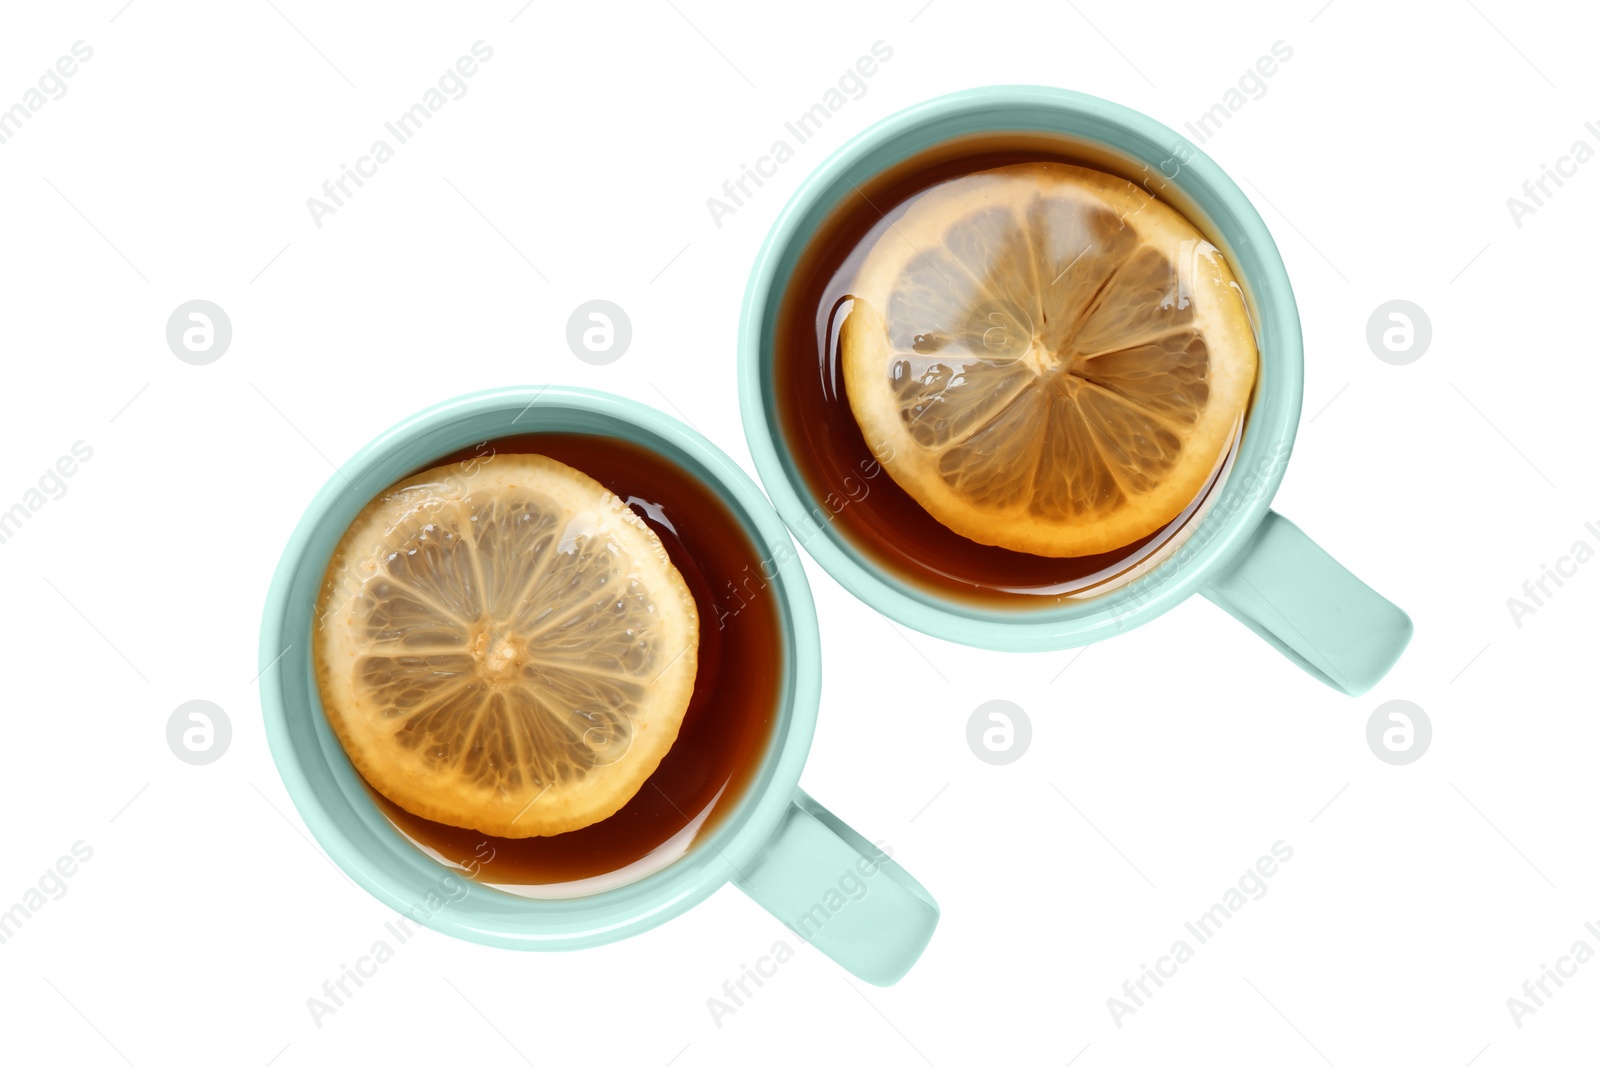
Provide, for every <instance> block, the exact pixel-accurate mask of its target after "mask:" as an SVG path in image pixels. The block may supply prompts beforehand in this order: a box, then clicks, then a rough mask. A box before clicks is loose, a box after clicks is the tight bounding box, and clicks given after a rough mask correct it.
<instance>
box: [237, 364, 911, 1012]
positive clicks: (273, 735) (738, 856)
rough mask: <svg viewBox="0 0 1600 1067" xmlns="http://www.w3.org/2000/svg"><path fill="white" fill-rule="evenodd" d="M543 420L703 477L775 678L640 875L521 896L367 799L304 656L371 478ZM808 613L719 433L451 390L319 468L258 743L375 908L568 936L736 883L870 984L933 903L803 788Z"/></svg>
mask: <svg viewBox="0 0 1600 1067" xmlns="http://www.w3.org/2000/svg"><path fill="white" fill-rule="evenodd" d="M538 432H556V433H577V434H596V435H603V436H607V437H614V438H622V439H625V440H627V441H630V442H632V443H634V444H637V445H640V446H642V447H644V448H647V449H649V450H651V451H653V452H655V453H657V454H658V455H661V456H663V457H665V458H667V459H668V460H670V461H672V462H673V463H674V464H676V465H677V466H678V467H680V468H681V469H683V470H684V471H686V472H688V473H689V474H690V475H691V476H692V477H694V478H696V479H698V480H699V481H701V482H702V483H703V484H704V485H706V486H708V487H709V488H711V489H712V490H713V491H714V492H715V493H716V494H717V495H718V496H719V497H720V498H721V500H722V501H723V503H724V504H726V506H727V508H728V510H729V511H730V512H731V513H732V514H733V516H734V517H735V518H736V519H737V520H738V522H739V523H740V524H741V526H742V527H743V528H744V532H745V534H746V535H747V536H748V537H749V538H750V541H751V543H752V544H753V545H754V546H755V547H756V550H757V551H758V552H759V553H761V557H762V559H763V561H764V564H763V574H764V575H765V574H766V571H767V570H768V568H770V569H771V572H772V576H771V578H770V579H769V584H770V588H771V589H772V590H773V591H774V595H775V598H776V603H777V605H778V609H779V610H778V615H779V619H780V627H781V631H782V641H783V646H784V647H783V655H782V667H781V669H782V672H783V676H782V684H781V686H780V692H781V696H780V698H779V706H778V707H776V708H774V709H770V710H771V712H772V715H773V719H774V727H773V731H772V737H771V740H770V741H769V742H768V745H767V750H766V753H765V755H764V757H763V759H762V762H761V765H760V768H759V770H758V771H757V772H756V773H755V775H753V776H752V780H751V783H750V785H749V786H748V787H747V788H746V792H745V795H744V797H743V798H742V799H741V800H740V801H739V803H738V806H737V808H736V809H735V810H734V811H732V812H731V813H729V814H727V815H726V816H724V817H723V818H722V820H721V823H720V825H718V826H716V828H715V829H713V830H712V831H711V833H710V834H709V835H708V836H707V837H705V839H703V840H701V841H698V842H697V843H696V844H695V845H694V846H693V847H691V848H689V849H688V850H687V851H686V852H685V854H684V855H682V856H681V857H679V858H678V859H676V860H674V861H673V862H671V863H670V864H668V865H667V866H665V867H663V868H662V869H660V870H658V871H656V872H654V873H653V874H649V875H647V876H646V877H644V878H642V879H640V880H638V881H634V882H631V883H629V884H626V885H622V886H619V887H616V888H609V889H605V890H603V891H601V892H597V893H593V894H590V895H587V896H578V897H570V898H566V899H529V898H527V897H523V896H518V895H514V894H512V893H508V892H504V891H502V890H499V889H495V888H493V887H491V886H489V885H485V884H482V883H480V882H475V881H471V880H470V879H466V878H462V877H460V875H459V874H458V873H455V872H454V871H453V870H452V869H451V868H447V867H445V866H443V865H441V864H440V863H439V862H437V861H435V860H433V859H430V858H429V857H428V856H427V855H425V854H424V853H423V852H422V851H420V850H419V849H418V848H417V847H416V846H415V845H413V844H411V843H410V841H408V840H407V839H406V838H405V837H403V836H402V835H401V834H400V832H399V831H398V830H396V829H395V827H394V826H393V824H391V823H390V822H389V820H388V819H387V818H386V817H385V816H384V815H383V814H382V812H380V811H379V809H378V807H377V806H376V805H375V804H374V802H373V800H372V799H371V797H370V796H369V795H368V793H367V792H366V790H365V788H364V787H363V785H362V782H361V779H360V778H359V776H358V775H357V773H356V771H355V769H354V768H353V767H352V766H351V764H350V761H349V759H348V758H347V757H346V756H345V753H344V750H343V749H342V748H341V747H340V745H339V742H338V739H337V738H336V737H335V736H334V734H333V731H332V730H331V729H330V727H329V725H328V722H327V718H326V716H325V715H324V714H323V710H322V706H321V703H320V700H319V698H318V694H317V687H316V682H315V679H314V677H313V673H312V663H311V637H312V633H311V627H312V616H313V614H314V612H315V606H316V602H317V597H318V594H319V592H320V590H321V585H322V580H323V573H324V571H325V570H326V568H327V566H328V561H329V559H330V558H331V556H332V554H333V550H334V547H335V545H336V544H337V543H338V541H339V539H340V537H341V536H342V535H343V534H344V531H345V529H346V528H347V527H348V526H349V524H350V522H351V520H353V519H354V518H355V516H356V514H357V512H359V511H360V510H361V508H362V507H363V506H364V505H365V504H366V503H367V502H368V501H369V500H371V499H372V498H373V497H374V496H376V495H377V494H378V493H379V492H381V491H382V490H383V489H385V488H387V487H388V486H390V485H392V484H394V483H395V482H397V481H399V480H400V479H401V478H404V477H405V476H406V475H408V474H411V473H412V472H414V471H417V470H422V469H425V468H427V467H428V466H430V465H432V464H433V463H434V462H435V461H436V460H438V459H439V458H441V457H443V456H446V455H449V454H451V453H453V452H456V451H458V450H461V449H464V448H468V447H471V446H473V445H476V444H478V443H479V442H483V441H493V440H495V439H496V438H500V437H506V436H509V435H512V434H526V433H538ZM820 656H821V649H820V645H819V642H818V637H817V619H816V612H815V609H814V608H813V606H812V602H811V591H810V588H809V587H808V586H807V584H806V579H805V574H804V571H803V569H802V567H801V564H800V560H799V556H798V555H797V553H796V551H795V549H794V546H793V542H792V541H790V539H789V535H788V532H787V531H786V530H785V529H784V526H783V524H782V523H781V522H779V521H778V518H777V516H776V515H774V514H773V512H772V508H771V506H770V505H769V504H768V503H767V500H766V498H765V497H763V496H762V495H761V492H760V490H759V489H757V488H756V486H755V484H754V483H752V482H751V481H750V479H749V478H748V477H747V476H746V475H745V474H744V472H743V471H741V470H740V469H739V468H738V467H737V466H735V464H734V463H733V462H732V461H731V460H730V459H729V458H728V457H727V456H726V455H724V454H723V453H722V452H721V451H720V450H719V449H718V448H717V447H716V446H715V445H713V444H711V443H710V442H709V441H707V440H706V439H705V438H703V437H701V436H700V435H699V434H698V433H696V432H695V431H693V430H691V429H690V428H689V427H687V426H684V425H683V424H682V423H679V422H677V421H676V420H674V419H671V418H669V417H667V416H666V415H663V414H661V413H660V412H657V411H655V410H652V409H650V408H647V407H645V406H643V405H640V404H636V403H633V402H631V401H628V400H624V399H622V398H620V397H616V396H610V395H607V394H604V393H598V392H594V391H590V390H584V389H574V388H558V387H545V388H537V387H533V388H508V389H496V390H492V391H489V392H484V393H477V394H474V395H471V396H465V397H461V398H459V399H456V400H450V401H447V402H445V403H442V404H439V405H437V406H436V407H433V408H430V409H428V410H426V411H423V412H421V413H420V414H417V415H415V416H413V417H411V418H409V419H406V420H405V421H404V422H402V423H400V424H399V425H397V426H395V427H394V428H393V429H391V430H389V431H388V432H387V433H385V434H383V435H382V436H381V437H379V438H378V439H377V440H375V441H373V442H372V443H371V444H369V445H368V446H367V447H366V448H364V449H362V451H361V452H359V453H358V454H357V455H356V456H355V458H353V459H352V460H350V462H348V463H346V464H345V465H344V466H343V467H342V468H341V470H340V471H339V473H337V474H335V476H334V477H333V478H331V479H329V481H328V483H327V485H325V486H324V487H323V489H322V491H321V492H320V493H319V494H318V495H317V497H316V499H315V500H313V501H312V503H311V506H310V507H309V508H308V509H307V510H306V513H305V515H304V517H303V518H302V519H301V520H300V524H299V526H298V527H296V529H295V531H294V534H293V536H292V537H291V538H290V540H289V544H288V547H287V548H286V549H285V550H284V553H283V558H282V560H281V562H280V563H279V565H278V570H277V574H276V576H275V577H274V578H273V581H272V587H271V590H270V592H269V593H268V596H267V606H266V612H265V616H264V618H263V622H262V627H261V664H262V674H261V694H262V695H261V702H262V709H263V712H264V714H265V719H266V731H267V739H268V741H269V743H270V745H271V748H272V755H273V758H274V760H276V762H277V765H278V770H279V773H280V774H281V775H282V776H283V782H284V785H285V786H286V787H287V788H288V791H289V795H290V797H291V798H292V799H293V801H294V804H295V807H296V808H298V809H299V811H300V815H301V817H302V818H303V819H304V820H305V823H306V825H307V826H308V827H309V828H310V829H311V832H312V834H313V835H314V836H315V837H316V839H317V841H318V842H320V843H321V845H322V847H323V848H324V849H325V850H326V851H327V853H328V855H329V856H331V857H332V858H333V860H334V862H336V863H337V864H338V865H339V866H340V867H341V868H343V869H344V871H345V872H346V873H347V874H349V876H350V877H351V878H352V879H353V880H354V881H356V882H357V883H358V884H360V885H361V886H363V887H364V888H365V889H366V890H367V891H368V892H370V893H372V894H373V895H374V896H376V897H377V898H378V899H379V900H381V901H383V902H384V903H385V904H386V905H388V906H389V907H391V908H394V909H395V910H396V911H398V912H400V913H401V914H402V915H405V916H407V917H408V918H411V919H413V920H415V921H417V922H419V923H422V924H423V925H426V926H429V927H432V928H433V929H435V930H439V931H441V932H443V933H447V934H452V935H454V936H456V937H462V938H466V939H467V940H470V941H476V942H479V943H481V944H487V945H498V946H505V947H509V948H520V949H571V948H582V947H586V946H591V945H598V944H604V943H606V942H610V941H616V940H619V939H621V938H624V937H628V936H631V935H633V934H637V933H640V932H642V931H644V930H648V929H650V928H651V927H653V926H655V925H657V924H658V923H661V922H665V921H666V920H667V919H670V918H672V917H673V916H676V915H678V914H680V913H682V912H684V911H686V910H687V909H689V908H690V907H693V906H694V905H695V904H698V903H699V902H700V901H702V900H704V899H705V898H706V897H708V896H710V895H711V894H712V893H713V892H715V891H716V890H717V889H718V888H719V887H721V886H722V885H723V884H725V883H727V882H729V881H732V882H734V883H736V884H737V885H738V886H739V888H741V889H742V890H744V891H745V892H746V893H748V894H749V895H750V896H751V897H753V898H754V899H755V900H756V902H757V903H759V904H761V905H762V906H763V907H765V908H766V909H767V910H768V911H770V912H772V913H773V914H774V915H776V916H777V917H778V918H779V919H782V920H783V921H784V922H785V923H786V924H787V925H789V926H790V927H791V929H793V930H794V931H795V932H796V933H797V934H798V935H799V936H800V937H802V938H803V939H805V940H806V941H808V942H810V943H811V944H812V945H814V946H815V947H816V948H818V949H820V950H821V951H822V952H823V953H825V954H827V955H828V956H831V957H832V958H833V959H835V960H837V961H838V962H839V963H840V964H842V965H843V966H844V967H846V968H847V969H848V970H850V971H851V972H852V973H854V974H856V975H858V976H860V977H861V978H863V979H865V980H866V981H869V982H873V983H877V984H880V985H888V984H890V983H893V982H895V981H897V980H899V978H900V977H901V976H902V975H904V974H905V972H906V970H907V969H908V968H910V966H911V964H912V963H914V962H915V961H916V959H917V957H918V956H919V955H920V954H921V952H922V950H923V948H924V947H925V946H926V945H927V943H928V939H929V938H930V937H931V936H932V935H933V928H934V925H935V924H936V923H937V921H938V916H939V909H938V905H936V904H935V903H934V901H933V899H932V898H931V897H930V896H929V895H928V893H927V891H926V890H924V889H923V888H922V886H921V885H919V884H918V883H917V881H916V880H915V879H914V878H912V877H911V876H910V875H909V874H907V873H906V872H905V871H904V870H903V869H902V868H901V867H900V865H899V864H897V863H896V862H895V861H894V860H892V859H890V858H889V857H888V856H887V855H886V854H884V852H883V851H881V850H880V849H878V848H877V847H875V846H874V845H872V844H871V843H870V842H868V841H867V840H866V839H865V838H863V837H862V836H861V835H860V834H858V833H856V832H855V831H854V830H851V829H850V828H849V827H848V826H846V825H844V824H843V823H842V822H840V821H839V820H838V819H837V818H835V817H834V816H833V815H832V814H830V813H829V812H828V811H827V810H826V809H824V808H823V807H822V806H821V805H820V804H818V803H817V802H816V801H814V800H812V799H811V798H810V797H808V796H807V795H806V794H805V793H803V792H802V791H801V790H800V788H799V780H800V768H801V766H802V765H803V764H804V763H805V759H806V754H807V752H808V750H809V749H810V747H811V736H812V731H813V729H814V727H815V724H816V717H817V703H818V698H819V693H820V691H821V678H822V671H821V662H820Z"/></svg>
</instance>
